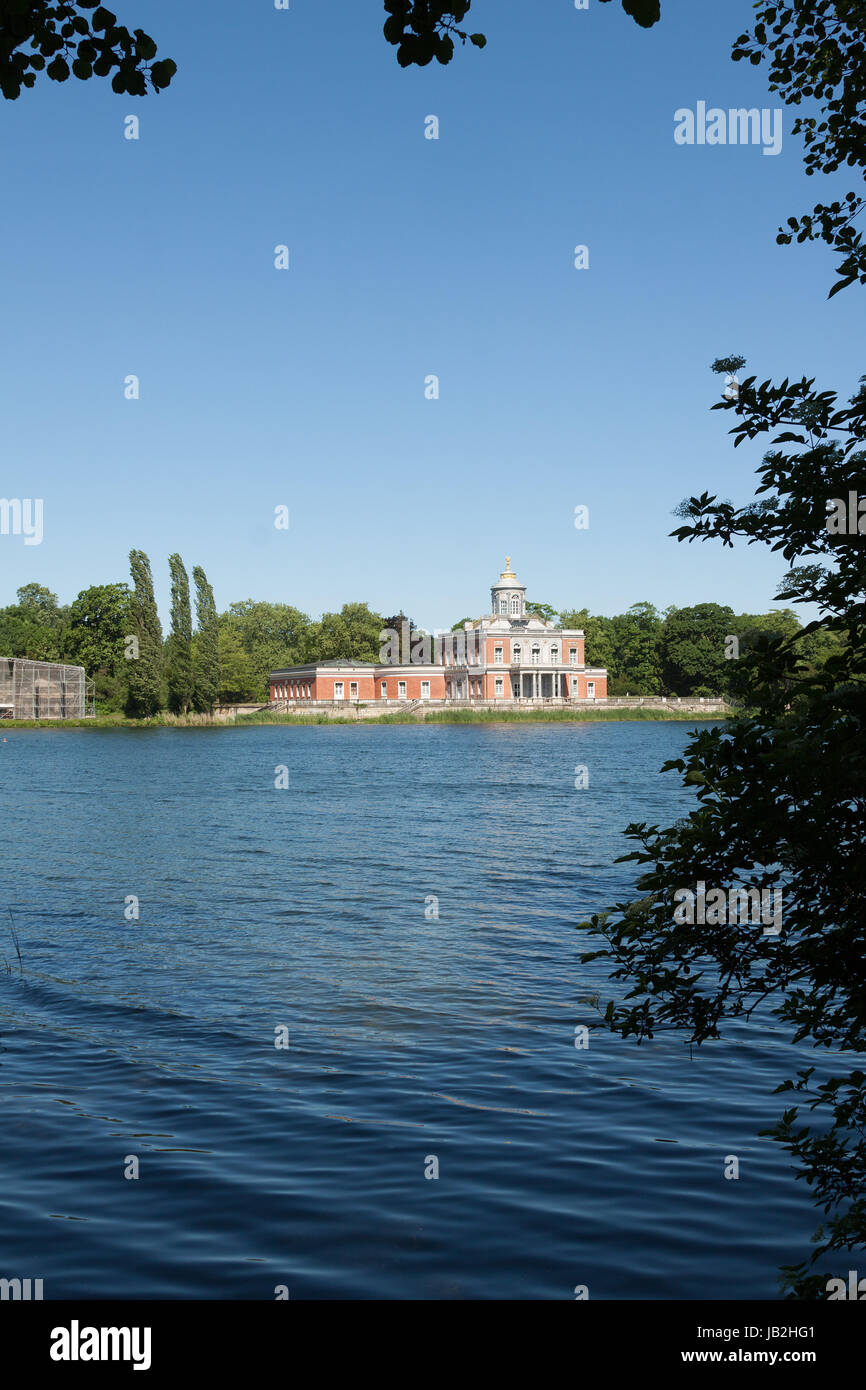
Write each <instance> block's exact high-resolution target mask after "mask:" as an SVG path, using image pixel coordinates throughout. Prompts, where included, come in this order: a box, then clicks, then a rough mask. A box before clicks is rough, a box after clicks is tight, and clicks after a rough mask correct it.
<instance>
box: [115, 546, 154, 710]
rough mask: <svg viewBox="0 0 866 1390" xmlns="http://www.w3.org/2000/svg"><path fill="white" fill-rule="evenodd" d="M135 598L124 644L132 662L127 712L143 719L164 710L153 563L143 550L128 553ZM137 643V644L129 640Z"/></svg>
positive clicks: (131, 603)
mask: <svg viewBox="0 0 866 1390" xmlns="http://www.w3.org/2000/svg"><path fill="white" fill-rule="evenodd" d="M129 568H130V571H131V574H132V582H133V586H134V589H133V594H132V598H131V600H130V616H131V619H132V622H131V624H130V628H131V631H130V632H129V633H128V634H127V641H126V642H125V643H124V655H125V656H126V657H127V659H128V662H129V677H128V681H129V693H128V697H127V705H126V707H127V712H128V713H129V714H131V715H134V716H137V717H139V718H143V717H145V716H147V715H150V714H156V713H157V711H158V710H160V709H161V708H162V665H163V661H162V625H161V623H160V621H159V613H158V612H157V608H156V599H155V598H154V594H153V576H152V574H151V572H150V560H149V559H148V558H147V556H146V555H145V553H144V551H143V550H131V551H130V552H129ZM130 639H134V640H130Z"/></svg>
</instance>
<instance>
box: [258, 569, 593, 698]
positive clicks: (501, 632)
mask: <svg viewBox="0 0 866 1390" xmlns="http://www.w3.org/2000/svg"><path fill="white" fill-rule="evenodd" d="M490 595H491V601H492V602H491V612H490V614H489V616H488V617H485V618H479V619H478V620H477V621H476V622H474V623H464V625H463V629H462V630H461V631H458V632H445V633H437V634H436V635H435V636H432V637H430V636H425V635H423V634H421V633H418V632H414V633H412V634H411V638H410V634H409V633H408V631H404V632H403V633H393V634H391V633H385V634H383V636H382V641H383V646H382V648H381V650H380V653H379V657H380V660H379V661H378V662H370V661H351V660H348V661H344V660H337V661H318V662H311V663H310V664H308V665H304V666H292V667H289V668H287V669H286V670H284V671H273V672H272V673H271V678H270V688H271V701H272V702H274V703H282V702H283V701H285V702H287V703H290V704H293V703H294V702H295V701H304V700H319V701H321V700H325V701H333V700H361V701H363V702H364V703H365V704H369V703H370V702H371V701H383V700H384V701H395V702H401V701H404V700H405V701H413V700H423V701H427V700H430V701H434V702H435V701H439V702H446V701H447V702H452V701H461V702H470V703H471V702H474V701H490V702H491V703H495V702H497V701H499V700H502V701H505V702H508V701H550V700H556V701H561V702H562V703H565V702H567V701H571V700H600V699H605V698H606V696H607V671H605V670H604V669H602V668H601V667H594V666H587V665H586V663H585V661H584V635H583V632H581V631H580V630H579V629H574V630H572V629H568V628H558V627H556V626H554V624H553V623H552V622H551V623H548V622H544V621H543V620H542V619H541V618H538V617H535V616H534V615H530V616H527V613H526V585H525V584H521V583H519V581H518V578H517V575H516V574H513V573H512V570H511V560H510V558H508V559H506V562H505V569H504V570H503V572H502V574H500V576H499V580H498V582H497V583H496V584H494V585H493V587H492V589H491V591H490Z"/></svg>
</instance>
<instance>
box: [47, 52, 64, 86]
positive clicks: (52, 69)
mask: <svg viewBox="0 0 866 1390" xmlns="http://www.w3.org/2000/svg"><path fill="white" fill-rule="evenodd" d="M45 71H46V72H47V74H48V76H49V77H50V78H51V80H52V82H65V81H66V79H67V77H68V76H69V64H68V63H67V62H66V59H65V58H60V57H57V58H52V60H51V62H50V63H49V64H48V67H47V68H46V69H45Z"/></svg>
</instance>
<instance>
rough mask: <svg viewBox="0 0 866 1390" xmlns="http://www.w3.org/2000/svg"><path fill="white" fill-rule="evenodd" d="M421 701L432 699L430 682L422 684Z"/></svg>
mask: <svg viewBox="0 0 866 1390" xmlns="http://www.w3.org/2000/svg"><path fill="white" fill-rule="evenodd" d="M421 699H422V700H429V699H430V682H429V681H422V682H421Z"/></svg>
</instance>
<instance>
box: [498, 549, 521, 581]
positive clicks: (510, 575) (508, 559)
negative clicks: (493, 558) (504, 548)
mask: <svg viewBox="0 0 866 1390" xmlns="http://www.w3.org/2000/svg"><path fill="white" fill-rule="evenodd" d="M499 578H500V579H506V580H514V579H516V578H517V575H516V574H513V573H512V570H511V556H510V555H506V557H505V569H504V570H503V571H502V574H500V576H499Z"/></svg>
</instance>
